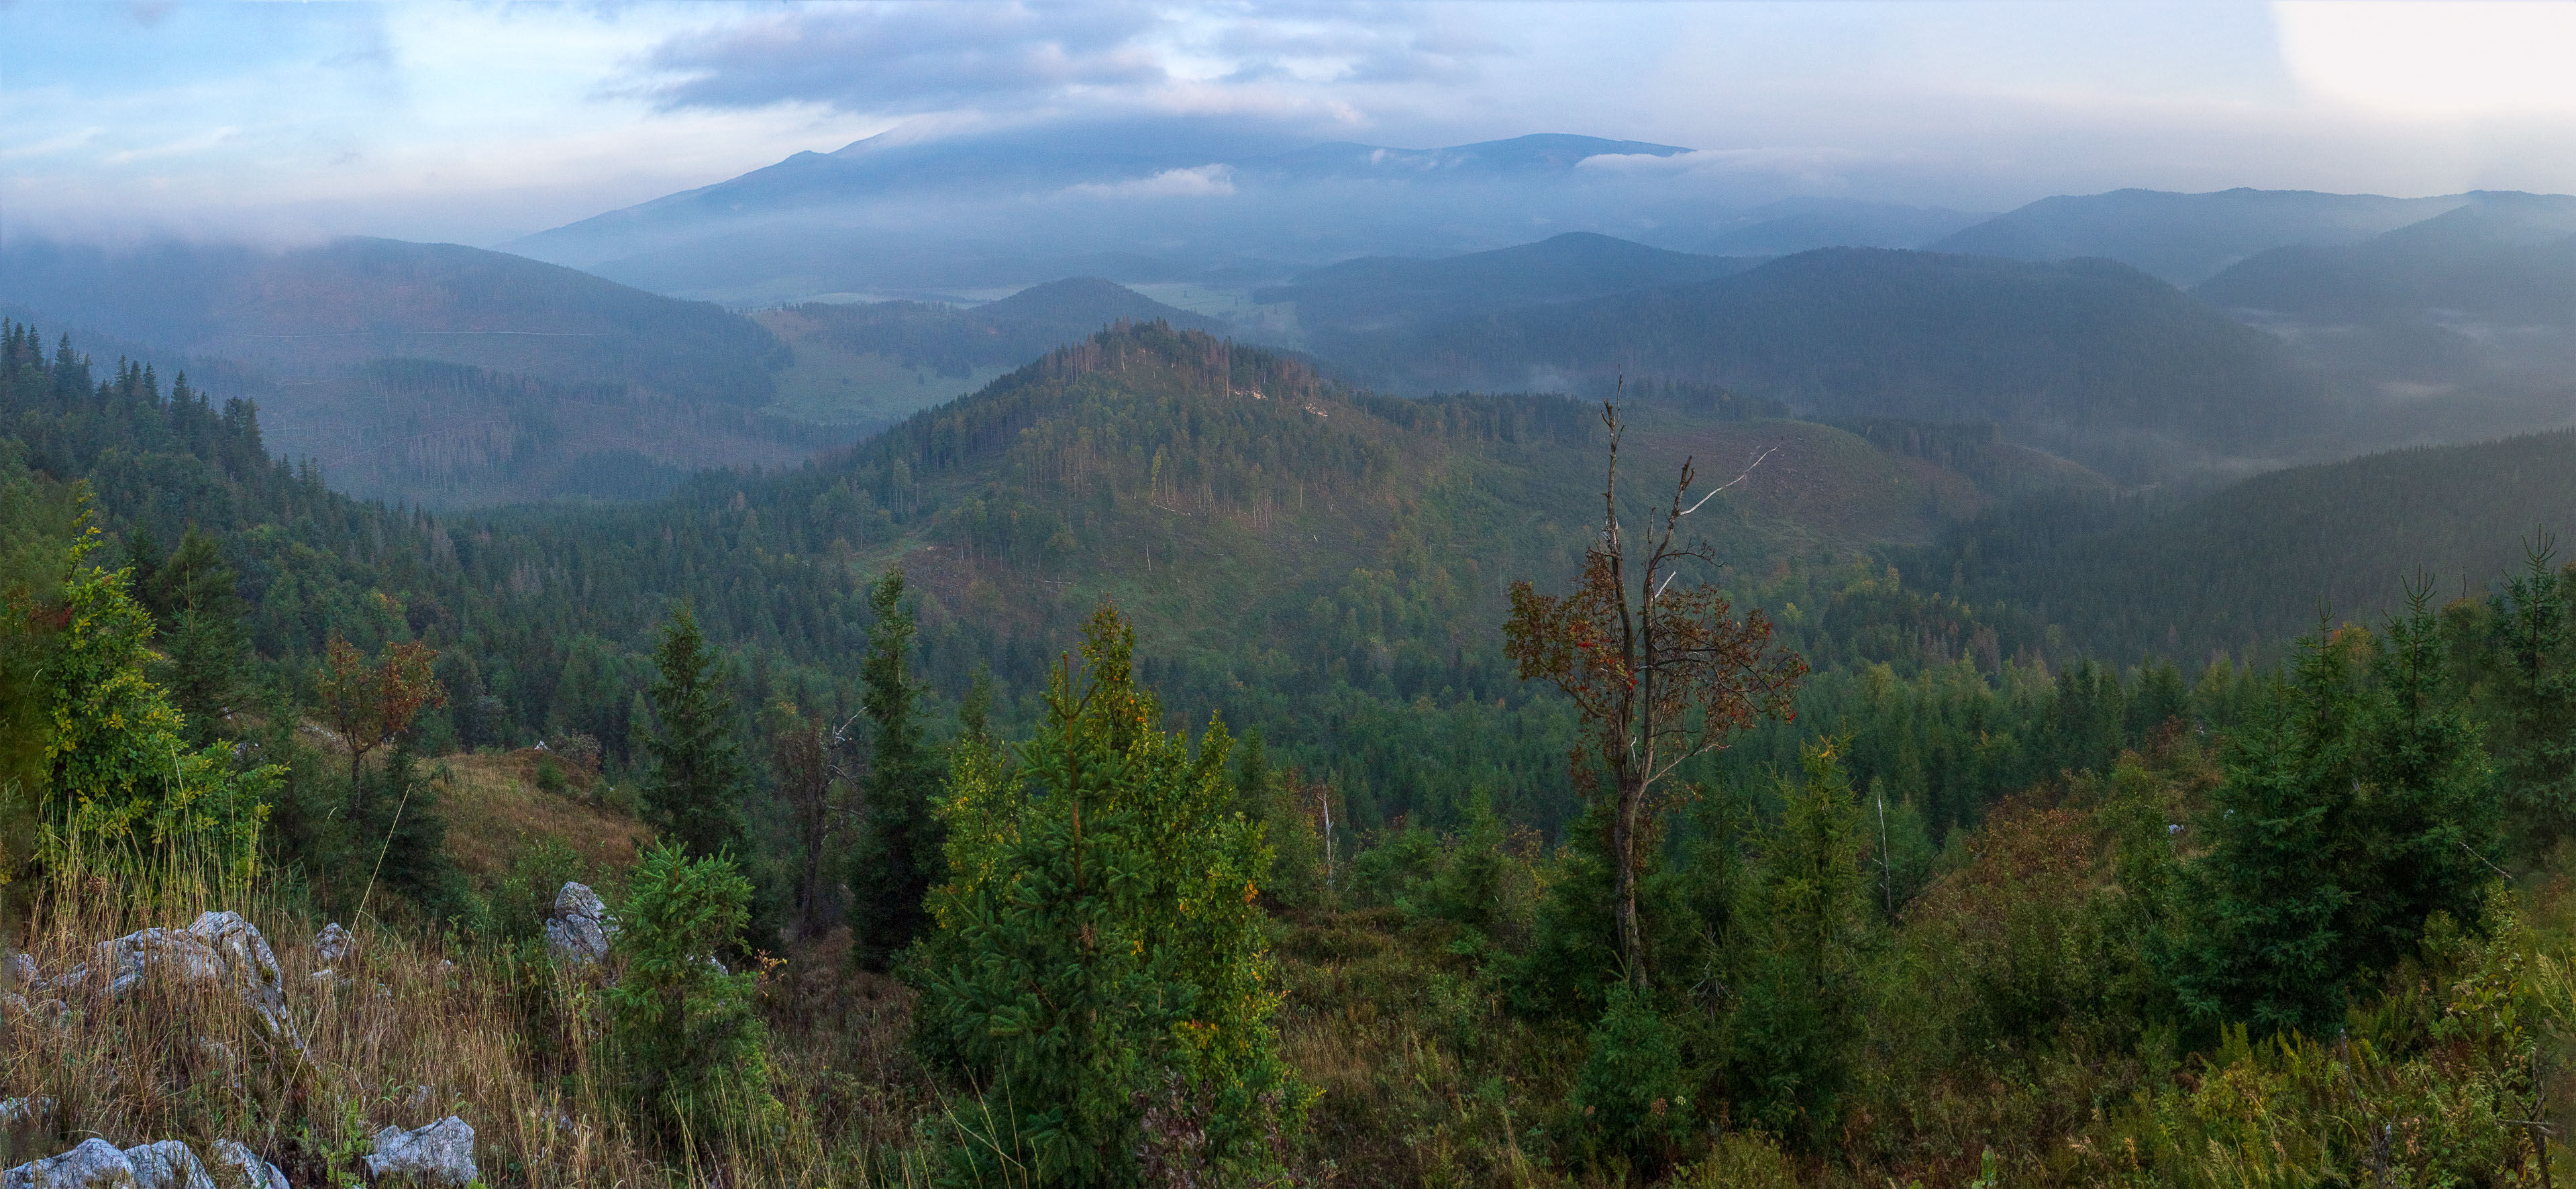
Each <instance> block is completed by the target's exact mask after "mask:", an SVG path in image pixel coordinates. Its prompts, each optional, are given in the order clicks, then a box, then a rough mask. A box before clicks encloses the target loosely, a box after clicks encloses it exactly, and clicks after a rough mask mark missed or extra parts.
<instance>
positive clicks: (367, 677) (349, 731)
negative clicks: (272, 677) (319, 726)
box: [317, 636, 447, 789]
mask: <svg viewBox="0 0 2576 1189" xmlns="http://www.w3.org/2000/svg"><path fill="white" fill-rule="evenodd" d="M437 660H438V651H437V650H436V649H434V648H431V647H430V646H428V645H426V644H420V643H408V642H407V643H402V644H388V645H385V647H384V649H383V650H382V651H380V652H378V653H377V654H376V659H375V660H373V661H369V660H368V659H367V657H366V654H364V653H361V652H359V651H358V649H357V647H356V646H355V645H352V644H350V643H349V642H348V641H346V640H343V639H341V638H340V637H338V636H333V637H331V640H330V642H329V643H328V644H327V645H325V646H324V648H323V654H322V678H321V681H320V682H319V683H318V686H319V688H318V690H317V692H318V693H320V695H321V698H322V713H323V715H324V716H325V717H326V718H327V719H328V720H329V722H330V724H331V729H332V730H335V731H338V732H339V733H340V740H341V742H343V743H345V744H347V745H348V748H349V787H350V788H352V789H355V788H356V787H357V786H358V775H359V771H360V765H362V764H364V763H365V762H366V759H367V753H368V752H371V751H374V750H376V749H377V748H379V747H382V746H384V745H385V744H387V743H390V742H392V741H393V740H394V738H395V737H396V736H399V735H401V734H402V733H403V732H405V731H408V730H410V729H411V721H412V719H413V718H414V717H417V716H418V715H419V714H420V712H421V711H422V710H425V709H428V708H429V707H432V706H444V705H446V704H447V687H446V686H444V685H441V684H439V682H438V678H437V677H436V676H435V675H434V674H433V672H432V665H433V664H434V663H435V662H436V661H437Z"/></svg>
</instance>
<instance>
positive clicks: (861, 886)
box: [850, 569, 942, 971]
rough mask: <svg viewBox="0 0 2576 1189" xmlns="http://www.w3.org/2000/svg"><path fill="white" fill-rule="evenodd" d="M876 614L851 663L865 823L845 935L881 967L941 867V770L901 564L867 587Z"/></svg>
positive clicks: (904, 940) (921, 926)
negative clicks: (861, 734)
mask: <svg viewBox="0 0 2576 1189" xmlns="http://www.w3.org/2000/svg"><path fill="white" fill-rule="evenodd" d="M868 606H869V608H870V609H871V610H873V611H874V612H875V613H876V622H875V623H874V624H872V625H870V626H869V628H868V655H867V659H866V660H865V661H864V662H862V663H861V665H860V667H859V679H860V680H861V681H862V682H863V683H864V685H865V691H864V692H863V693H862V695H861V697H860V701H859V707H860V709H861V710H862V711H863V712H864V713H865V714H866V716H867V719H868V739H869V743H870V744H871V747H870V751H869V760H868V776H867V781H866V784H865V786H864V788H865V791H864V793H863V797H864V801H865V804H866V807H867V818H866V825H865V832H864V833H863V835H862V836H861V839H860V842H859V846H858V850H857V853H856V856H855V858H854V860H853V862H852V864H851V866H850V939H851V943H852V949H851V954H852V957H853V958H854V959H855V960H856V961H857V962H858V963H859V965H860V966H862V967H864V968H866V969H869V970H877V971H883V970H885V969H887V968H888V966H889V965H890V964H891V963H892V962H893V960H894V957H895V955H897V954H899V953H902V952H903V950H904V948H905V947H907V946H909V945H911V944H912V943H913V940H914V939H915V938H917V937H919V936H921V934H922V932H923V930H925V929H927V928H928V927H929V923H930V917H929V911H928V910H927V909H926V908H924V907H923V905H922V900H923V898H924V897H925V896H927V895H929V893H930V888H931V885H932V884H933V883H935V882H937V880H938V878H939V871H940V847H941V838H942V832H941V827H940V824H939V819H938V818H937V817H936V816H935V815H934V813H933V811H932V804H931V803H932V801H933V799H934V798H935V797H936V796H937V793H938V789H939V785H940V782H941V779H942V773H941V772H940V766H939V763H938V757H937V756H936V755H935V754H934V753H933V752H932V751H931V749H930V747H929V745H928V744H927V743H926V742H924V740H923V739H922V730H921V723H920V721H919V717H920V712H919V703H920V699H921V689H920V687H919V686H918V685H915V684H914V683H913V681H912V676H911V663H912V641H913V635H914V632H915V627H914V623H913V617H912V612H911V610H910V609H908V608H906V607H905V606H904V605H903V571H902V570H900V569H895V570H889V571H887V572H886V575H885V576H884V577H883V578H880V579H878V580H877V581H876V583H875V584H874V585H871V586H870V587H869V588H868Z"/></svg>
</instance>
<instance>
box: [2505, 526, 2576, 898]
mask: <svg viewBox="0 0 2576 1189" xmlns="http://www.w3.org/2000/svg"><path fill="white" fill-rule="evenodd" d="M2553 546H2554V542H2552V540H2551V539H2550V538H2549V537H2548V536H2547V535H2546V534H2543V535H2542V536H2541V537H2540V539H2539V540H2538V541H2536V542H2534V543H2532V544H2530V545H2528V546H2527V547H2526V548H2525V550H2524V558H2523V572H2522V573H2521V574H2519V575H2516V576H2515V577H2513V578H2512V579H2510V580H2508V581H2507V582H2506V583H2505V588H2504V589H2503V590H2501V591H2498V592H2496V593H2495V594H2494V595H2493V596H2491V597H2490V598H2489V599H2488V605H2489V608H2490V610H2491V612H2492V623H2493V625H2494V626H2493V628H2492V629H2491V630H2492V633H2493V634H2492V638H2491V642H2490V649H2491V651H2492V653H2493V655H2494V657H2495V662H2496V666H2497V668H2498V670H2499V672H2498V674H2497V680H2496V681H2495V683H2494V689H2493V696H2494V700H2495V703H2496V705H2495V709H2496V715H2495V721H2496V726H2497V731H2496V753H2497V759H2498V760H2499V761H2500V762H2499V765H2498V766H2499V767H2500V768H2501V770H2502V772H2501V775H2502V778H2503V781H2504V788H2505V796H2506V798H2507V800H2508V801H2509V803H2510V804H2511V805H2512V806H2513V809H2514V812H2515V815H2516V818H2517V819H2518V821H2519V823H2520V824H2521V825H2522V826H2523V828H2524V835H2525V836H2524V839H2523V841H2524V844H2525V846H2526V847H2527V848H2532V849H2537V848H2539V847H2543V846H2546V845H2547V844H2548V843H2549V842H2550V841H2551V840H2553V839H2556V838H2558V837H2560V836H2562V835H2564V834H2566V833H2568V832H2569V831H2570V830H2571V829H2576V631H2571V628H2570V625H2569V618H2570V617H2569V608H2568V603H2569V601H2570V598H2571V594H2576V589H2571V588H2576V576H2562V575H2560V574H2558V573H2555V572H2553V571H2552V570H2551V568H2550V562H2551V560H2552V559H2553V557H2554V554H2555V549H2554V547H2553Z"/></svg>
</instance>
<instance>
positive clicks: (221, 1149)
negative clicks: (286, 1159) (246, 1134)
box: [208, 1139, 291, 1189]
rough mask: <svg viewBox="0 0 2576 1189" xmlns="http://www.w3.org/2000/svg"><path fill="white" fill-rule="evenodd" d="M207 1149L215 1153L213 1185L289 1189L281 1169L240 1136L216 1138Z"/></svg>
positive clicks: (231, 1188) (219, 1188) (237, 1188)
mask: <svg viewBox="0 0 2576 1189" xmlns="http://www.w3.org/2000/svg"><path fill="white" fill-rule="evenodd" d="M208 1150H209V1152H210V1153H211V1154H212V1155H213V1157H214V1160H213V1170H214V1175H215V1185H216V1189H291V1187H290V1186H288V1185H287V1183H286V1173H285V1172H284V1171H283V1170H281V1169H279V1168H278V1167H277V1166H276V1165H274V1164H270V1163H269V1162H267V1161H265V1160H262V1159H260V1158H259V1153H257V1152H254V1151H251V1150H250V1149H249V1148H248V1147H245V1146H243V1145H242V1143H241V1142H240V1141H239V1140H229V1139H219V1140H216V1141H215V1143H214V1147H212V1148H211V1149H208Z"/></svg>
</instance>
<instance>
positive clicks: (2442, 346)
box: [2194, 193, 2576, 442]
mask: <svg viewBox="0 0 2576 1189" xmlns="http://www.w3.org/2000/svg"><path fill="white" fill-rule="evenodd" d="M2194 292H2195V293H2196V294H2198V295H2199V296H2200V297H2201V298H2203V299H2204V300H2207V301H2209V302H2211V303H2213V304H2216V305H2219V306H2222V307H2225V308H2226V309H2227V310H2228V312H2229V313H2231V314H2233V315H2235V316H2236V317H2238V318H2240V319H2243V320H2245V321H2246V322H2248V323H2250V324H2252V325H2256V326H2260V327H2262V328H2263V329H2265V330H2267V331H2269V332H2271V333H2273V334H2276V335H2279V336H2280V337H2281V338H2282V339H2283V340H2284V341H2286V342H2288V343H2290V344H2292V345H2293V346H2294V347H2295V348H2296V349H2297V351H2298V352H2299V354H2300V355H2301V356H2302V357H2303V358H2304V359H2305V360H2307V361H2308V362H2309V363H2310V364H2311V365H2312V366H2314V367H2315V368H2316V369H2317V370H2318V371H2319V372H2321V373H2323V374H2326V375H2329V376H2333V377H2335V378H2336V380H2337V382H2338V383H2339V384H2340V385H2341V386H2342V387H2344V388H2345V389H2346V390H2348V391H2352V392H2355V393H2364V394H2368V393H2376V394H2378V395H2379V397H2380V401H2381V404H2382V406H2383V407H2382V408H2381V409H2379V410H2378V411H2377V412H2376V413H2374V414H2373V420H2374V421H2375V422H2376V423H2378V424H2379V425H2380V426H2381V427H2382V436H2383V437H2384V439H2385V440H2388V441H2391V442H2399V441H2411V442H2460V441H2474V440H2477V439H2480V438H2487V437H2495V436H2500V435H2504V434H2511V433H2520V432H2526V431H2529V430H2533V429H2542V428H2548V427H2552V426H2559V425H2565V424H2568V423H2569V422H2570V421H2571V419H2576V335H2571V334H2570V333H2569V332H2570V330H2571V329H2576V198H2569V197H2566V196H2564V195H2549V194H2512V193H2483V194H2474V195H2470V196H2469V201H2468V203H2467V204H2466V205H2463V206H2460V207H2458V208H2456V209H2453V210H2450V211H2447V212H2444V213H2443V214H2440V215H2437V216H2435V217H2433V218H2430V219H2426V220H2424V221H2423V222H2420V223H2414V224H2410V225H2408V226H2406V227H2401V228H2399V229H2397V230H2395V231H2391V232H2389V233H2387V234H2386V235H2381V236H2377V237H2374V238H2372V239H2369V240H2365V241H2363V242H2361V243H2357V244H2348V245H2344V246H2340V247H2330V248H2276V249H2274V250H2272V251H2269V252H2265V253H2263V254H2261V255H2259V256H2256V257H2254V258H2253V259H2250V260H2247V261H2244V262H2242V263H2240V264H2237V265H2236V266H2234V267H2232V268H2230V269H2228V270H2227V271H2225V272H2223V273H2220V274H2219V275H2217V276H2215V277H2212V278H2210V279H2209V280H2207V281H2204V282H2202V283H2201V284H2200V286H2199V287H2198V288H2196V289H2195V290H2194Z"/></svg>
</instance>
